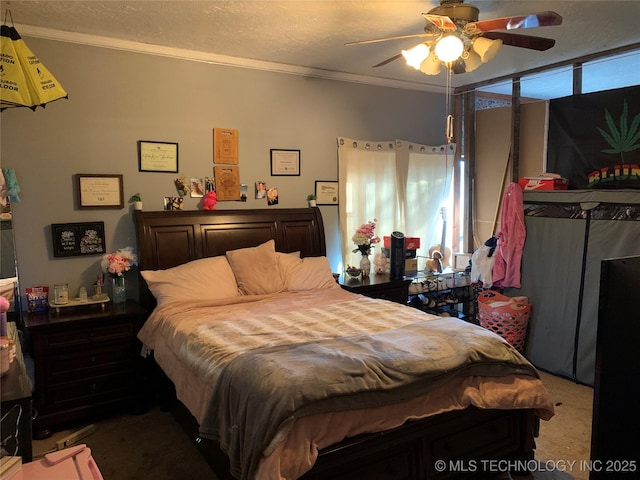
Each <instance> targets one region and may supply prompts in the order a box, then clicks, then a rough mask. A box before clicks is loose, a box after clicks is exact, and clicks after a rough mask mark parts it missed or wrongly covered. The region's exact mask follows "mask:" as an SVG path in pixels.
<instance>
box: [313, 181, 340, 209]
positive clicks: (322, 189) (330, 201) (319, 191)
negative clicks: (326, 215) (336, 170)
mask: <svg viewBox="0 0 640 480" xmlns="http://www.w3.org/2000/svg"><path fill="white" fill-rule="evenodd" d="M316 197H317V200H316V203H317V204H318V205H338V182H331V181H326V180H316Z"/></svg>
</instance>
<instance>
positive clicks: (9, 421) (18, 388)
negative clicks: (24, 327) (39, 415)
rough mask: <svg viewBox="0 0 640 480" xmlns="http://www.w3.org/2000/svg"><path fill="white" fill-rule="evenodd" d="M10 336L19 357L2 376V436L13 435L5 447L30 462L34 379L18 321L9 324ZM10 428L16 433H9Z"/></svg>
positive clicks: (0, 409)
mask: <svg viewBox="0 0 640 480" xmlns="http://www.w3.org/2000/svg"><path fill="white" fill-rule="evenodd" d="M7 336H9V337H10V338H12V339H13V340H14V341H15V342H16V358H15V359H14V360H13V362H11V366H10V367H9V371H8V372H7V373H6V374H5V375H3V376H2V377H1V380H0V397H1V400H2V404H1V406H0V411H2V438H3V440H4V439H5V437H7V436H9V437H10V438H9V440H8V441H7V445H6V446H5V448H7V447H8V448H9V454H10V455H19V456H21V457H22V459H23V461H24V462H30V461H31V458H32V450H31V415H32V413H31V380H30V379H29V375H28V374H27V367H26V366H25V363H24V357H23V355H22V348H21V346H20V340H19V339H18V329H17V328H16V324H15V323H14V322H9V323H8V324H7ZM9 432H15V434H13V433H12V434H11V435H7V434H8V433H9Z"/></svg>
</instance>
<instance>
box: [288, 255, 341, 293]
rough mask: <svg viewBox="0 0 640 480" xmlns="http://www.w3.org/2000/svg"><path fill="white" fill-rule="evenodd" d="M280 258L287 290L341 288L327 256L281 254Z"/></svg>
mask: <svg viewBox="0 0 640 480" xmlns="http://www.w3.org/2000/svg"><path fill="white" fill-rule="evenodd" d="M279 260H280V266H281V271H282V272H283V279H284V288H285V290H287V291H290V292H293V291H302V290H313V289H318V288H335V287H337V288H340V287H339V285H338V284H337V282H336V280H335V278H334V277H333V273H332V271H331V266H330V265H329V259H328V258H327V257H305V258H296V257H292V256H281V257H279Z"/></svg>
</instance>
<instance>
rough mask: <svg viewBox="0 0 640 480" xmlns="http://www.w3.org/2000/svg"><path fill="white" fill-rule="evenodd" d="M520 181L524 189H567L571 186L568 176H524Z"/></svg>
mask: <svg viewBox="0 0 640 480" xmlns="http://www.w3.org/2000/svg"><path fill="white" fill-rule="evenodd" d="M519 183H520V187H522V189H523V190H566V189H567V187H568V186H569V185H568V184H569V182H568V180H567V179H566V178H549V177H524V178H521V179H520V181H519Z"/></svg>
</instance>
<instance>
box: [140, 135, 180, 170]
mask: <svg viewBox="0 0 640 480" xmlns="http://www.w3.org/2000/svg"><path fill="white" fill-rule="evenodd" d="M138 170H139V171H140V172H169V173H178V144H177V143H171V142H149V141H147V140H138Z"/></svg>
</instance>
